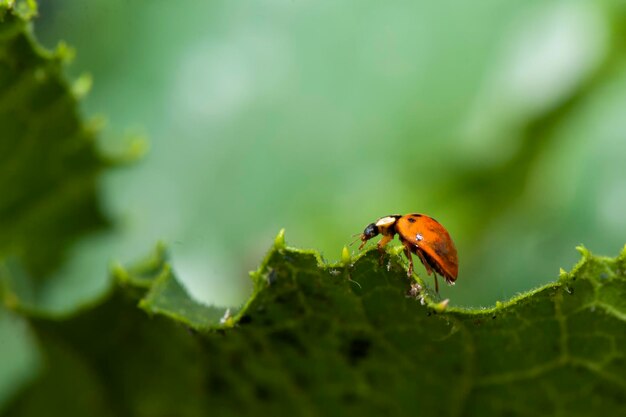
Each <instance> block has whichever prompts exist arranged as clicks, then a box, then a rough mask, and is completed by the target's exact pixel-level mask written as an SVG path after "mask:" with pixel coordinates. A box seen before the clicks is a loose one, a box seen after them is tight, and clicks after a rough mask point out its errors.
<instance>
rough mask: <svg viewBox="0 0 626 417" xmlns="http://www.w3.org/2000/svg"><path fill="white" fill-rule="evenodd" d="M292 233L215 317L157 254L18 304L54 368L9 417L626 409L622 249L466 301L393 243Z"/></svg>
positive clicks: (625, 272)
mask: <svg viewBox="0 0 626 417" xmlns="http://www.w3.org/2000/svg"><path fill="white" fill-rule="evenodd" d="M283 239H284V238H283V237H280V238H279V239H277V242H276V244H275V246H274V248H273V249H272V251H271V252H270V253H269V254H268V256H267V258H266V260H265V262H264V263H263V265H262V266H261V267H260V269H259V270H258V271H257V272H255V273H254V274H253V280H254V283H255V292H254V295H253V296H252V298H251V299H250V300H249V302H248V303H247V305H246V306H245V307H244V308H243V309H242V310H241V311H240V312H239V313H238V314H237V315H236V316H235V317H230V318H229V317H226V318H225V320H223V324H222V325H217V317H218V314H217V311H216V310H214V309H207V307H205V306H202V305H199V304H197V303H195V302H194V301H193V300H192V299H190V298H189V297H188V296H187V295H186V294H185V293H184V290H183V289H182V287H180V284H178V283H177V282H176V279H175V277H174V276H173V275H172V273H171V270H170V268H169V266H168V265H167V263H166V262H164V261H163V260H162V259H161V258H160V255H159V256H157V257H155V258H153V259H152V260H151V261H150V262H148V263H147V264H146V265H144V266H143V267H142V268H138V269H135V270H134V271H130V270H124V269H122V268H119V267H118V268H116V271H115V273H114V276H115V277H116V285H115V286H113V287H112V289H111V292H110V293H109V294H108V295H107V296H106V297H105V298H104V299H102V300H101V301H100V302H99V303H97V305H94V306H93V307H91V308H88V309H85V310H84V311H83V312H81V313H79V314H76V315H74V316H72V317H69V318H66V319H59V318H57V319H54V318H50V317H44V316H41V315H33V314H32V313H30V312H28V311H27V310H23V309H21V308H20V307H18V308H17V309H18V310H20V311H22V313H23V314H25V316H26V317H29V320H30V321H31V325H32V328H33V331H34V332H35V334H36V335H37V337H38V338H39V340H40V344H41V349H42V351H43V352H44V353H43V355H44V357H45V359H46V363H47V364H48V368H47V369H46V371H45V372H44V374H43V375H42V376H41V378H40V379H39V380H38V381H37V382H36V383H35V384H34V385H32V386H31V387H30V388H29V389H28V390H26V391H25V392H23V393H22V394H21V395H20V396H19V397H18V398H17V399H16V400H15V401H14V402H13V403H12V405H11V407H10V408H9V410H8V413H7V415H19V416H29V415H43V414H47V415H66V416H72V415H85V414H90V415H138V416H142V415H145V416H167V415H181V416H194V415H208V414H217V415H242V414H243V415H246V414H254V415H280V414H284V415H340V414H342V415H343V414H345V413H352V414H354V415H381V414H383V413H385V414H386V415H437V416H463V415H481V416H501V415H520V416H533V415H545V414H549V415H556V414H560V415H568V416H583V415H623V414H624V413H626V376H625V375H626V358H625V356H624V352H626V250H625V251H624V252H623V253H622V254H621V255H620V256H619V257H617V258H615V259H610V258H602V257H596V256H592V255H591V254H590V253H589V252H588V251H586V250H585V249H583V248H581V249H580V250H581V252H582V254H583V258H582V260H581V261H580V262H579V264H578V265H576V267H575V268H574V269H573V270H572V271H571V272H570V273H565V272H562V274H561V277H560V278H559V281H558V282H556V283H553V284H550V285H547V286H544V287H542V288H539V289H537V290H534V291H532V292H530V293H527V294H523V295H520V296H518V297H516V298H514V299H513V300H511V301H508V302H506V303H498V305H497V306H496V307H494V308H490V309H479V310H466V309H456V308H448V309H445V303H437V301H438V300H434V298H433V294H432V291H431V290H430V289H428V287H427V286H426V285H425V284H424V283H423V282H422V281H421V280H420V279H419V278H417V281H414V282H415V283H418V284H419V285H420V286H421V287H422V291H421V293H419V294H416V296H415V297H413V296H407V290H408V289H409V287H410V282H411V281H409V280H408V279H407V277H406V269H405V265H404V263H405V260H404V259H403V258H402V257H401V255H399V254H398V253H399V250H398V249H392V250H391V253H390V254H388V255H386V257H385V260H384V262H383V264H382V265H381V264H380V263H379V256H378V253H377V252H376V251H368V252H366V253H364V254H361V255H359V256H358V257H357V258H356V259H344V261H343V262H342V263H340V264H335V265H325V264H323V262H322V261H321V260H320V257H319V256H318V255H317V254H316V253H315V252H312V251H302V250H297V249H290V248H287V247H285V246H284V240H283ZM344 255H345V254H344ZM344 258H346V257H344ZM455 291H463V280H462V277H461V279H459V281H458V284H457V286H456V288H455ZM137 304H139V306H140V308H137ZM141 309H144V310H145V311H147V312H148V313H149V315H148V316H147V315H146V314H145V312H142V311H141ZM150 317H151V318H150ZM211 323H212V324H213V326H212V327H211V328H207V326H209V324H211ZM72 381H74V382H73V383H72ZM75 381H81V383H80V384H77V383H76V382H75ZM69 387H72V388H69ZM76 397H79V398H80V401H73V400H74V399H75V398H76ZM68 403H71V407H68V406H67V404H68Z"/></svg>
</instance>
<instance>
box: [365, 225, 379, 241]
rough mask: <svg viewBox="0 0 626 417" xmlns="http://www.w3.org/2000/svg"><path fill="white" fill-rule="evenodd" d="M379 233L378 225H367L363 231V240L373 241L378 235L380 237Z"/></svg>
mask: <svg viewBox="0 0 626 417" xmlns="http://www.w3.org/2000/svg"><path fill="white" fill-rule="evenodd" d="M379 233H380V232H379V231H378V226H376V223H370V224H368V225H367V227H366V228H365V230H363V235H362V236H361V240H368V239H371V238H373V237H375V236H376V235H378V234H379Z"/></svg>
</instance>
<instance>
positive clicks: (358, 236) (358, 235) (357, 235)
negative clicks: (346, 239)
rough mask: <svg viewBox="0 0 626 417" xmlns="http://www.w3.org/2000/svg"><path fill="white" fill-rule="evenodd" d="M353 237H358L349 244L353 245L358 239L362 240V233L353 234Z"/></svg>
mask: <svg viewBox="0 0 626 417" xmlns="http://www.w3.org/2000/svg"><path fill="white" fill-rule="evenodd" d="M352 237H356V239H354V240H353V241H352V242H350V244H349V245H348V246H352V245H354V244H355V243H356V242H357V241H359V240H361V234H360V233H357V234H356V235H352Z"/></svg>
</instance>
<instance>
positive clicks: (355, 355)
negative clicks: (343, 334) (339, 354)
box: [346, 337, 372, 365]
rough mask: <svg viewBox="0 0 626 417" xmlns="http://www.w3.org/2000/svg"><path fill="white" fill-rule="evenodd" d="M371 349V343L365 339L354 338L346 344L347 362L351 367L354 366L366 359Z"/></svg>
mask: <svg viewBox="0 0 626 417" xmlns="http://www.w3.org/2000/svg"><path fill="white" fill-rule="evenodd" d="M371 347H372V341H371V340H370V339H368V338H366V337H355V338H354V339H352V340H351V341H350V342H349V343H348V349H347V351H346V353H347V357H348V361H349V362H350V364H351V365H356V364H357V363H359V362H360V361H362V360H363V359H365V358H367V356H368V355H369V353H370V349H371Z"/></svg>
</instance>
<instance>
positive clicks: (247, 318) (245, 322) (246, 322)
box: [239, 314, 252, 324]
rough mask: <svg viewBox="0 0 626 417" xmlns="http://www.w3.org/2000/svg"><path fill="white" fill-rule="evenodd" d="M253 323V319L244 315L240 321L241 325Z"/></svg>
mask: <svg viewBox="0 0 626 417" xmlns="http://www.w3.org/2000/svg"><path fill="white" fill-rule="evenodd" d="M251 322H252V317H250V316H249V315H248V314H244V315H243V316H241V318H240V319H239V324H249V323H251Z"/></svg>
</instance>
